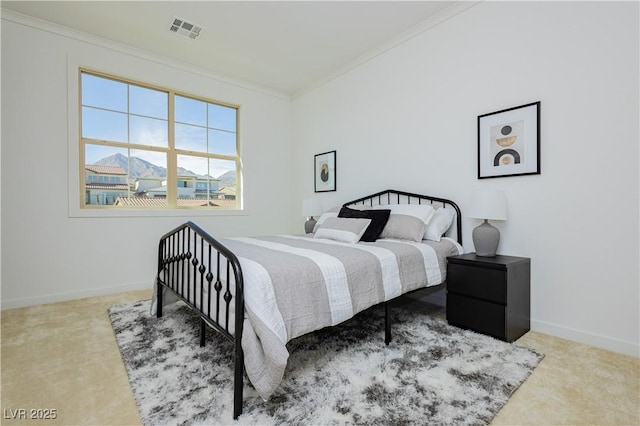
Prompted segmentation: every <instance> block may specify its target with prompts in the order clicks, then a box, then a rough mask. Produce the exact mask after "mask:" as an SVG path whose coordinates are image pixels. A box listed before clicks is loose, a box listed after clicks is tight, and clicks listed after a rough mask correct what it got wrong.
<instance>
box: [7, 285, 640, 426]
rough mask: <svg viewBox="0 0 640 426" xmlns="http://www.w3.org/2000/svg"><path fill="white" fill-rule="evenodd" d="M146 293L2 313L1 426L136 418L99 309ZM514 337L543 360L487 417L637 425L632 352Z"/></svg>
mask: <svg viewBox="0 0 640 426" xmlns="http://www.w3.org/2000/svg"><path fill="white" fill-rule="evenodd" d="M149 297H151V291H150V290H149V291H140V292H130V293H122V294H117V295H110V296H101V297H94V298H90V299H83V300H74V301H69V302H62V303H57V304H50V305H40V306H33V307H28V308H21V309H13V310H6V311H2V317H1V322H2V326H1V328H2V330H1V331H2V335H1V339H2V340H1V346H2V351H1V355H2V356H1V366H2V372H1V374H2V376H1V386H2V397H1V404H2V407H1V408H2V424H3V425H13V424H21V425H22V424H47V425H54V424H61V425H75V424H83V425H87V424H95V425H137V424H140V419H139V416H138V410H137V407H136V404H135V401H134V399H133V394H132V392H131V389H130V388H129V382H128V379H127V374H126V372H125V368H124V365H123V364H122V361H121V359H120V353H119V352H118V346H117V344H116V342H115V337H114V334H113V330H112V328H111V324H110V322H109V318H108V315H107V308H109V307H110V306H112V305H114V304H118V303H123V302H127V301H133V300H139V299H146V298H149ZM518 342H519V343H520V344H523V345H526V346H529V347H532V348H535V349H537V350H539V351H541V352H542V353H544V354H545V358H544V359H543V361H542V362H541V363H540V365H539V366H538V367H537V368H536V369H535V370H534V372H533V374H532V375H531V376H530V377H529V379H528V380H527V381H526V382H525V383H524V384H523V385H522V386H521V387H520V388H519V389H518V390H517V391H516V393H515V394H514V395H513V397H512V398H511V399H510V400H509V402H508V403H507V404H506V405H505V407H504V408H503V409H502V410H501V411H500V412H499V413H498V415H497V417H496V418H495V419H494V421H493V423H492V424H540V425H551V424H584V425H593V424H618V425H639V424H640V360H639V359H638V358H635V357H630V356H625V355H620V354H615V353H612V352H608V351H604V350H602V349H597V348H593V347H589V346H586V345H582V344H577V343H573V342H569V341H567V340H563V339H559V338H556V337H552V336H548V335H544V334H541V333H535V332H530V333H528V334H526V335H525V336H523V337H522V338H521V339H520V340H519V341H518ZM194 344H197V341H195V340H194ZM20 409H24V410H26V411H25V412H26V414H27V417H28V416H29V414H32V413H31V409H34V410H37V409H41V410H47V409H48V410H55V417H56V418H55V419H52V420H35V419H27V420H25V419H14V420H12V419H11V418H10V417H12V415H15V414H16V413H17V414H18V415H19V414H20V413H21V411H19V410H20ZM36 413H38V412H34V413H33V414H36ZM39 413H40V414H42V413H43V411H40V412H39ZM48 413H49V414H50V415H51V413H52V411H49V412H48Z"/></svg>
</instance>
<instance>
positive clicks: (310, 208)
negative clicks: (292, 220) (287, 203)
mask: <svg viewBox="0 0 640 426" xmlns="http://www.w3.org/2000/svg"><path fill="white" fill-rule="evenodd" d="M321 214H322V206H321V205H320V201H318V200H316V199H314V198H305V199H304V200H302V215H303V216H306V217H307V221H306V223H305V224H304V231H305V232H306V233H307V234H310V233H312V232H313V227H314V226H316V220H315V219H314V218H313V217H314V216H319V215H321Z"/></svg>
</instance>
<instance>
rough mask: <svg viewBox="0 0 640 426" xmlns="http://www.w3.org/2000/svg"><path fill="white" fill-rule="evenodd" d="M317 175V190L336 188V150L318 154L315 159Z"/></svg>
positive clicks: (315, 177)
mask: <svg viewBox="0 0 640 426" xmlns="http://www.w3.org/2000/svg"><path fill="white" fill-rule="evenodd" d="M314 169H315V175H314V178H313V183H314V185H315V191H316V192H330V191H335V190H336V152H335V151H329V152H324V153H322V154H316V155H315V159H314Z"/></svg>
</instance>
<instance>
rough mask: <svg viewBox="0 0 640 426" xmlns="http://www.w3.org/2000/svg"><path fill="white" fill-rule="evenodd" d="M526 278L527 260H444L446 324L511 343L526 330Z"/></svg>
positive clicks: (467, 257)
mask: <svg viewBox="0 0 640 426" xmlns="http://www.w3.org/2000/svg"><path fill="white" fill-rule="evenodd" d="M530 276H531V259H529V258H527V257H515V256H503V255H496V256H495V257H481V256H476V254H475V253H469V254H463V255H459V256H451V257H449V258H447V321H448V322H449V324H451V325H455V326H458V327H461V328H467V329H470V330H473V331H477V332H479V333H483V334H488V335H489V336H493V337H496V338H498V339H501V340H505V341H507V342H513V341H514V340H516V339H517V338H519V337H520V336H522V335H523V334H524V333H526V332H527V331H529V329H530V318H529V315H530V309H531V308H530V304H531V296H530V287H531V283H530Z"/></svg>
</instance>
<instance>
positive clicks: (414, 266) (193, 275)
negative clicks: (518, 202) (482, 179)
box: [152, 190, 462, 419]
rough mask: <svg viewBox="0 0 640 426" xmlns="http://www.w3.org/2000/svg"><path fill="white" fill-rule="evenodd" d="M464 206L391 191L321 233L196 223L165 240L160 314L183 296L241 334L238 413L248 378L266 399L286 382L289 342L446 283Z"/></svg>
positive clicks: (328, 218) (156, 305) (216, 323)
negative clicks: (232, 234) (249, 233)
mask: <svg viewBox="0 0 640 426" xmlns="http://www.w3.org/2000/svg"><path fill="white" fill-rule="evenodd" d="M460 217H461V216H460V209H459V207H458V206H457V205H456V204H455V203H454V202H453V201H451V200H447V199H443V198H438V197H432V196H428V195H419V194H413V193H407V192H403V191H397V190H386V191H382V192H378V193H376V194H372V195H368V196H366V197H362V198H359V199H357V200H353V201H349V202H347V203H345V204H344V205H343V206H341V207H340V208H336V209H333V210H329V211H328V212H326V213H324V214H323V215H322V216H321V217H320V218H319V219H318V223H317V224H316V227H315V229H314V233H312V234H307V235H276V236H267V237H256V238H224V239H215V238H213V237H212V236H211V235H210V234H209V233H207V232H206V231H205V230H203V229H201V228H200V227H198V226H197V225H196V224H194V223H192V222H187V223H185V224H183V225H181V226H179V227H177V228H176V229H173V230H172V231H170V232H168V233H167V234H165V235H163V236H162V237H161V238H160V242H159V246H158V273H157V276H156V280H155V282H156V285H155V286H154V297H153V300H152V313H155V315H157V317H161V316H162V311H163V306H165V305H166V304H168V303H173V302H175V301H178V300H179V301H182V302H184V303H185V304H186V305H188V306H189V307H190V308H191V309H192V310H193V311H194V312H195V313H197V314H198V315H199V316H200V345H204V344H205V335H206V334H205V333H206V330H207V327H209V328H212V329H214V330H216V331H217V332H219V333H220V334H221V335H222V336H224V337H225V338H227V339H229V340H230V341H231V342H233V344H234V347H235V352H234V354H235V355H234V408H233V417H234V419H235V418H237V417H238V416H239V415H240V414H241V413H242V399H243V396H242V389H243V376H244V373H245V372H246V374H247V376H248V378H249V380H250V382H251V383H252V385H253V386H254V388H255V389H256V391H257V392H258V394H259V395H260V396H261V397H262V398H263V399H265V400H266V399H268V398H269V396H270V395H271V393H272V392H273V391H274V390H275V389H276V388H277V386H278V384H279V383H280V381H281V380H282V376H283V374H284V370H285V367H286V362H287V358H288V355H289V354H288V352H287V348H286V343H287V342H288V341H290V340H292V339H294V338H296V337H298V336H301V335H303V334H306V333H309V332H313V331H314V330H318V329H320V328H324V327H329V326H333V325H336V324H339V323H341V322H343V321H345V320H347V319H349V318H352V317H353V316H355V315H356V314H358V313H359V312H361V311H363V310H365V309H368V308H370V307H372V306H375V305H379V304H382V305H384V309H385V331H384V335H385V343H386V344H387V345H388V344H389V343H390V342H391V315H390V308H389V302H391V301H392V300H394V299H396V298H398V297H400V296H401V295H404V294H407V293H412V292H416V291H425V292H433V291H438V290H441V289H443V288H444V285H445V280H446V276H445V274H446V258H447V257H448V256H451V255H455V254H461V253H462V246H461V245H460V244H461V226H460V225H461V219H460Z"/></svg>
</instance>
